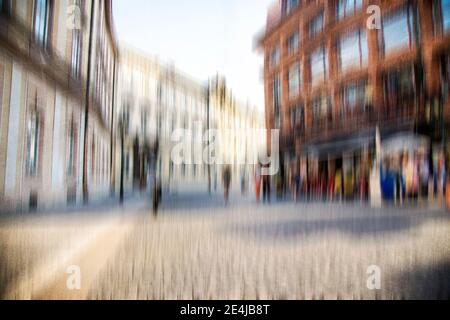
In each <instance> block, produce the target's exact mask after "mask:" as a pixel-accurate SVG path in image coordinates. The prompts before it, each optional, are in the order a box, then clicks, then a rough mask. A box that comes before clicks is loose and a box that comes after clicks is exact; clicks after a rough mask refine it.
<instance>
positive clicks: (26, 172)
mask: <svg viewBox="0 0 450 320" xmlns="http://www.w3.org/2000/svg"><path fill="white" fill-rule="evenodd" d="M0 7H1V14H0V40H1V41H0V106H1V108H0V111H1V112H0V141H1V142H0V206H1V207H2V209H4V210H8V209H12V210H28V209H35V208H47V207H52V206H56V205H58V206H60V205H66V204H69V203H74V204H75V203H79V202H81V201H82V200H83V199H84V200H85V201H87V200H89V199H96V198H99V197H103V196H107V195H108V194H109V189H110V184H111V180H112V179H111V174H112V170H111V168H112V166H111V159H112V154H111V151H112V150H111V141H112V130H113V127H112V116H113V105H114V85H113V84H114V69H115V63H116V57H117V49H116V44H115V39H114V32H113V27H112V12H111V1H110V0H107V1H84V0H58V1H54V0H32V1H28V0H15V1H11V0H2V1H1V2H0Z"/></svg>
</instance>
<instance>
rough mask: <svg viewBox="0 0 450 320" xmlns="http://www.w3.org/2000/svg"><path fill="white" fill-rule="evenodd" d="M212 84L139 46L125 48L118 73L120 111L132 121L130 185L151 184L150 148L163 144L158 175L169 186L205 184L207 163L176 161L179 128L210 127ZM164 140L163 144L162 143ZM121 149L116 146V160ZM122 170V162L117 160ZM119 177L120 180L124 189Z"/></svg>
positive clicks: (127, 166) (128, 160)
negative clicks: (175, 137) (174, 149)
mask: <svg viewBox="0 0 450 320" xmlns="http://www.w3.org/2000/svg"><path fill="white" fill-rule="evenodd" d="M207 92H208V91H207V86H206V85H205V84H202V83H200V82H198V81H196V80H194V79H192V78H191V77H189V76H188V75H186V74H184V73H183V72H181V71H179V70H177V69H175V67H174V66H173V65H171V64H164V63H161V62H160V61H159V60H158V59H157V58H156V57H152V56H150V55H148V54H146V53H144V52H140V51H139V50H137V49H131V48H127V47H124V48H122V49H121V59H120V65H119V75H118V99H117V104H118V106H117V112H118V116H117V119H119V118H120V117H121V116H122V114H125V115H126V116H125V118H128V119H129V124H128V133H127V144H126V146H125V149H126V151H125V152H126V156H125V157H126V161H125V172H126V174H125V180H126V189H127V190H128V191H131V190H133V189H142V188H145V187H146V184H147V180H148V175H149V174H154V173H151V172H148V171H149V167H148V165H149V160H150V159H149V150H152V149H153V148H154V146H155V144H156V143H158V145H159V153H160V157H159V160H158V174H160V175H161V180H162V183H163V185H164V186H166V187H167V186H170V185H175V186H176V185H179V184H182V183H204V182H205V181H206V180H205V179H206V169H205V168H206V166H205V165H203V164H199V165H181V166H176V165H174V163H173V162H172V161H171V150H172V147H173V144H174V143H173V142H172V140H171V137H172V133H173V131H174V130H175V129H187V130H194V126H196V125H197V124H199V125H200V126H201V127H200V128H199V130H202V132H203V131H204V130H206V123H207ZM157 141H158V142H157ZM120 153H121V150H120V149H118V148H117V149H116V159H120V157H121V155H120ZM116 166H117V170H116V171H119V170H120V161H119V160H117V161H116ZM118 184H119V181H117V180H116V187H117V188H118V187H119V186H118Z"/></svg>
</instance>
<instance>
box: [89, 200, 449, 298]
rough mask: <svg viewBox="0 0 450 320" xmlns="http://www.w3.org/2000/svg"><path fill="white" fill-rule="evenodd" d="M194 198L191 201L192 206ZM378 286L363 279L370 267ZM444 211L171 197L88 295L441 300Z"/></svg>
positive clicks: (444, 292) (445, 281)
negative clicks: (374, 268) (375, 269)
mask: <svg viewBox="0 0 450 320" xmlns="http://www.w3.org/2000/svg"><path fill="white" fill-rule="evenodd" d="M196 204H197V205H196ZM372 265H376V266H378V267H379V268H380V271H381V278H380V279H381V282H380V284H381V289H380V290H370V289H368V287H367V280H368V277H369V276H370V275H371V274H368V273H367V271H368V267H369V266H372ZM449 295H450V214H449V213H446V212H444V211H440V210H425V209H411V208H409V209H396V208H384V209H371V208H367V207H366V206H365V205H360V204H350V205H341V204H332V205H329V204H321V203H315V204H313V203H311V204H305V203H299V204H294V203H290V202H285V203H274V202H272V204H271V205H270V206H263V205H256V204H254V203H252V201H240V202H237V200H236V199H232V202H231V204H230V205H229V206H228V207H226V208H225V207H224V206H223V204H222V201H221V199H220V198H219V197H217V196H216V197H213V200H205V199H203V200H202V198H199V199H197V200H195V198H193V197H183V196H182V195H179V196H178V197H175V198H171V199H169V200H168V201H166V202H165V205H164V207H163V209H162V210H161V212H160V213H159V215H158V216H157V217H154V216H153V215H151V214H150V213H147V214H142V216H141V217H140V219H139V223H137V224H136V226H135V228H134V230H133V231H132V232H130V233H129V234H128V235H127V236H126V237H125V241H123V243H122V244H121V245H120V246H119V247H118V249H117V250H116V251H115V254H114V255H113V256H111V257H110V258H109V260H108V262H107V263H106V266H105V267H104V268H103V269H102V270H101V271H100V272H99V273H98V276H97V277H96V279H95V280H94V281H93V283H92V285H91V287H90V290H89V295H88V298H90V299H336V298H337V299H354V298H356V299H373V298H376V299H391V298H395V299H411V298H425V299H429V298H441V299H445V298H449Z"/></svg>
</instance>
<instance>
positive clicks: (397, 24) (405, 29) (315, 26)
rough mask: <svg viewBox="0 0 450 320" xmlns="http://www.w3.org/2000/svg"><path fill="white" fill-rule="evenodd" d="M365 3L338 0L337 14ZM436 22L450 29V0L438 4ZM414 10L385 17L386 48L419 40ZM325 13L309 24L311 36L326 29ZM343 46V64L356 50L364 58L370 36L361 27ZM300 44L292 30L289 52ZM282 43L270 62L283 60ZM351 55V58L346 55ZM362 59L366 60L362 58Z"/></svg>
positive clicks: (342, 42)
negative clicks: (367, 37)
mask: <svg viewBox="0 0 450 320" xmlns="http://www.w3.org/2000/svg"><path fill="white" fill-rule="evenodd" d="M361 7H362V0H343V1H339V3H338V7H337V8H338V16H339V17H346V16H348V15H351V14H354V12H355V11H357V10H359V9H360V8H361ZM434 8H437V9H438V10H436V9H435V10H434V11H435V13H434V14H435V22H436V24H437V25H439V26H441V28H442V30H443V31H444V32H447V31H450V0H441V1H440V5H437V6H436V5H435V6H434ZM414 16H415V12H414V10H413V9H412V7H407V8H405V9H403V10H399V11H398V12H396V13H395V14H393V15H390V16H388V17H386V18H385V19H383V28H382V39H383V42H382V47H383V49H384V52H388V51H390V50H392V49H395V48H398V47H401V46H405V45H408V46H411V44H412V43H413V42H414V41H416V38H418V36H419V35H418V34H416V33H417V32H416V31H415V29H414V28H415V26H414ZM323 25H324V17H323V12H322V13H320V14H319V15H317V16H316V17H314V18H313V19H312V20H311V22H310V24H309V36H310V37H314V36H316V35H317V34H318V33H320V32H322V31H323ZM339 45H340V47H341V53H342V55H341V57H343V60H344V61H342V62H343V65H345V64H346V62H347V61H349V60H356V59H358V57H356V55H357V53H358V52H359V53H360V55H359V56H360V57H359V59H360V60H361V59H364V57H365V56H366V55H367V39H366V32H365V30H358V31H357V32H354V33H353V34H351V35H349V36H347V37H346V38H345V37H344V38H343V39H342V40H341V42H340V43H339ZM299 46H300V35H299V32H298V31H295V32H293V33H292V34H291V35H290V36H289V37H288V39H287V52H288V55H292V54H294V53H296V52H298V49H299ZM280 55H281V54H280V46H278V45H277V46H274V47H273V48H272V49H271V52H270V57H269V65H270V66H276V65H278V64H279V62H280ZM347 55H348V58H347ZM360 62H361V63H362V62H363V61H360Z"/></svg>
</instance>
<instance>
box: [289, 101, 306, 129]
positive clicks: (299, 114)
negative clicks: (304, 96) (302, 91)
mask: <svg viewBox="0 0 450 320" xmlns="http://www.w3.org/2000/svg"><path fill="white" fill-rule="evenodd" d="M291 126H292V128H294V129H300V130H304V128H305V109H304V108H303V106H295V107H294V108H292V111H291Z"/></svg>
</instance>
